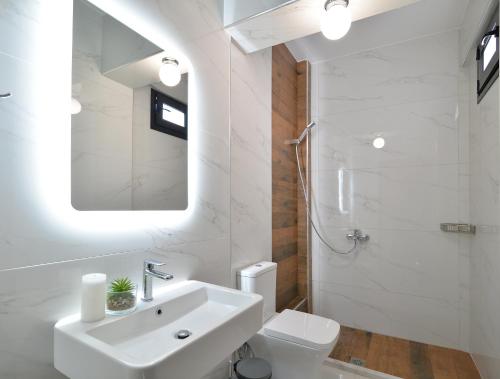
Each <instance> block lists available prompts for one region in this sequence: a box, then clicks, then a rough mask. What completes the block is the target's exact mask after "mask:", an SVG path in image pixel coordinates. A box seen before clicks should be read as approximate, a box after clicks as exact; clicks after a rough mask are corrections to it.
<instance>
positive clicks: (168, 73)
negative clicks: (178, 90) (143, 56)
mask: <svg viewBox="0 0 500 379" xmlns="http://www.w3.org/2000/svg"><path fill="white" fill-rule="evenodd" d="M160 80H161V82H162V83H163V84H165V85H166V86H169V87H175V86H176V85H177V84H179V83H180V81H181V69H180V67H179V62H178V61H177V60H176V59H172V58H163V59H162V61H161V67H160Z"/></svg>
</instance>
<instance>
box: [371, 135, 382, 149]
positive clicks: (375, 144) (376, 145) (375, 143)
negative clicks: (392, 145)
mask: <svg viewBox="0 0 500 379" xmlns="http://www.w3.org/2000/svg"><path fill="white" fill-rule="evenodd" d="M372 144H373V147H374V148H375V149H382V148H383V147H384V146H385V139H384V138H382V137H377V138H375V139H374V140H373V142H372Z"/></svg>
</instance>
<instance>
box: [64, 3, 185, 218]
mask: <svg viewBox="0 0 500 379" xmlns="http://www.w3.org/2000/svg"><path fill="white" fill-rule="evenodd" d="M73 20H74V22H73V79H72V99H71V101H72V113H73V115H72V125H71V159H72V162H71V200H72V204H73V207H74V208H75V209H78V210H82V211H84V210H85V211H92V210H183V209H186V208H187V196H188V195H187V194H188V188H187V186H188V162H187V157H188V154H187V153H188V130H189V123H188V117H187V114H188V74H187V72H186V70H185V69H183V67H182V66H181V65H179V64H178V63H177V60H175V59H174V58H175V57H171V55H170V54H169V53H168V52H166V51H163V50H162V49H161V48H159V47H158V46H156V45H155V44H153V43H152V42H150V41H148V40H146V39H144V38H143V37H142V36H140V35H139V34H137V33H136V32H134V31H133V30H131V29H130V28H128V27H127V26H125V25H123V24H122V23H120V22H118V21H117V20H116V19H114V18H113V17H111V16H110V15H108V14H105V13H103V12H102V11H101V10H99V9H98V8H96V7H95V6H93V5H92V4H90V3H88V2H87V1H85V0H75V1H74V15H73ZM166 60H167V61H168V63H169V64H171V66H169V67H168V68H167V70H163V76H162V79H165V82H166V83H167V84H169V85H165V84H163V83H162V82H161V80H160V76H159V72H160V69H161V67H162V64H165V63H164V62H165V61H166ZM176 70H178V72H177V71H176ZM166 75H167V76H166ZM168 75H170V76H168ZM176 76H177V77H176ZM156 107H158V108H156ZM157 115H160V118H159V119H157V118H158V117H157Z"/></svg>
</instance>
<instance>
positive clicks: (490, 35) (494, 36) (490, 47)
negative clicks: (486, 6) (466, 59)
mask: <svg viewBox="0 0 500 379" xmlns="http://www.w3.org/2000/svg"><path fill="white" fill-rule="evenodd" d="M476 60H477V102H478V103H480V102H481V100H482V99H483V97H484V96H485V95H486V93H487V92H488V90H489V89H490V87H491V86H492V85H493V83H495V80H496V79H497V78H498V8H497V9H496V10H495V12H494V14H493V17H492V19H491V20H490V22H489V24H488V27H487V29H486V31H485V32H484V34H483V35H482V37H481V40H480V41H479V44H478V46H477V51H476Z"/></svg>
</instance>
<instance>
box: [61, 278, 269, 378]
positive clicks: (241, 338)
mask: <svg viewBox="0 0 500 379" xmlns="http://www.w3.org/2000/svg"><path fill="white" fill-rule="evenodd" d="M261 327H262V297H261V296H260V295H256V294H251V293H245V292H241V291H237V290H233V289H229V288H225V287H220V286H216V285H212V284H208V283H203V282H197V281H184V282H181V283H178V284H172V285H170V286H168V287H166V288H165V289H163V290H158V291H156V292H155V293H154V300H153V301H151V302H149V303H144V302H141V303H140V304H139V305H138V309H137V310H136V311H135V312H134V313H132V314H130V315H127V316H122V317H110V316H108V317H106V318H105V319H104V320H102V321H98V322H94V323H84V322H81V321H80V316H79V315H75V316H71V317H68V318H65V319H63V320H61V321H59V322H58V323H57V324H56V326H55V328H54V366H55V367H56V369H58V370H59V371H60V372H62V373H63V374H65V375H66V376H68V377H70V378H73V379H84V378H85V379H90V378H92V379H99V378H102V379H115V378H116V379H139V378H141V379H150V378H151V379H160V378H161V379H165V378H169V379H198V378H201V377H202V376H204V375H205V374H207V373H208V372H210V370H211V369H212V368H214V367H215V366H216V365H217V364H218V363H220V362H222V361H223V360H224V359H225V358H227V357H228V356H229V355H230V354H231V353H232V352H233V351H234V350H235V349H236V348H238V347H239V346H240V345H242V344H243V343H244V342H245V341H247V340H248V339H249V338H250V337H251V336H252V335H254V334H255V333H256V332H257V331H258V330H259V329H260V328H261ZM180 330H188V331H189V332H190V333H191V335H190V336H189V337H188V338H185V339H178V338H176V333H177V332H179V331H180Z"/></svg>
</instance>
